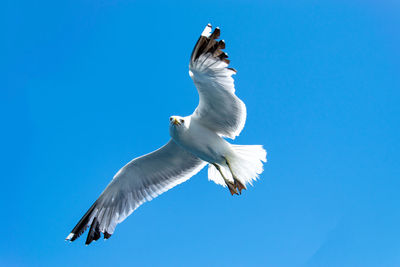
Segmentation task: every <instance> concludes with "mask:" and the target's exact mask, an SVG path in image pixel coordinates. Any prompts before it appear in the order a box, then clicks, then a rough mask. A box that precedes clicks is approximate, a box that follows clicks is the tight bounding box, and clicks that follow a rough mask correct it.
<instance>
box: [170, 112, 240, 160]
mask: <svg viewBox="0 0 400 267" xmlns="http://www.w3.org/2000/svg"><path fill="white" fill-rule="evenodd" d="M173 118H177V119H181V120H183V121H184V122H183V123H182V124H181V125H176V124H174V123H172V122H171V123H170V128H169V133H170V135H171V137H172V139H173V140H174V141H175V143H177V144H178V145H179V146H181V147H182V148H183V149H185V150H187V151H189V152H191V153H192V154H193V155H195V156H196V157H198V158H200V159H202V160H204V161H207V162H208V163H217V164H221V165H224V164H225V163H226V162H225V157H227V156H228V154H230V153H231V151H232V149H231V146H230V144H229V143H228V142H227V141H226V140H225V139H223V138H222V137H221V136H219V135H218V134H216V133H215V132H213V131H211V130H210V129H209V128H207V127H205V126H203V125H202V124H201V123H200V122H198V121H197V120H196V119H191V117H190V116H188V117H184V118H181V117H179V116H174V117H173Z"/></svg>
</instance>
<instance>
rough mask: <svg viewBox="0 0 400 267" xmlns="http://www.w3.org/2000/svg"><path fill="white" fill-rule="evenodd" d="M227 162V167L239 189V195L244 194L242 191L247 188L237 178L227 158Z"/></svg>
mask: <svg viewBox="0 0 400 267" xmlns="http://www.w3.org/2000/svg"><path fill="white" fill-rule="evenodd" d="M225 161H226V165H228V168H229V170H230V171H231V174H232V177H233V181H234V186H235V188H237V189H239V193H240V194H242V190H243V189H244V190H246V189H247V188H246V186H245V185H244V184H243V183H242V182H241V181H240V180H239V179H238V178H237V177H236V175H235V174H234V172H233V171H232V168H231V164H230V163H229V161H228V160H227V159H226V158H225Z"/></svg>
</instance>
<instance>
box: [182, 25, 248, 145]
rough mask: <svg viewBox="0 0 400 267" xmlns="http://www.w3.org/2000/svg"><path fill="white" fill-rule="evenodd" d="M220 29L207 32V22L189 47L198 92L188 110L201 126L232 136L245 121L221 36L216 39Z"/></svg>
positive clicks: (242, 105)
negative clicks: (196, 39)
mask: <svg viewBox="0 0 400 267" xmlns="http://www.w3.org/2000/svg"><path fill="white" fill-rule="evenodd" d="M219 35H220V30H219V28H215V30H214V31H213V32H212V33H211V25H210V24H208V25H207V27H206V28H205V29H204V31H203V33H202V34H201V36H200V38H199V40H198V41H197V43H196V46H195V47H194V49H193V52H192V56H191V58H190V64H189V74H190V77H192V79H193V81H194V84H195V85H196V87H197V91H198V92H199V96H200V102H199V105H198V106H197V108H196V110H195V111H194V113H193V114H192V119H195V120H198V121H199V122H200V123H202V124H203V125H204V126H206V127H208V128H209V129H211V130H213V131H215V132H216V133H218V134H220V135H222V136H226V137H229V138H232V139H234V138H235V137H236V136H238V135H239V134H240V132H241V131H242V129H243V127H244V123H245V121H246V106H245V104H244V103H243V102H242V101H241V100H240V99H239V98H238V97H237V96H236V95H235V86H234V83H233V78H232V75H233V74H235V73H236V70H234V69H232V68H228V64H229V60H228V59H227V58H228V55H227V54H226V53H225V52H223V51H222V49H224V48H225V42H224V41H223V40H221V41H217V40H216V39H218V38H219Z"/></svg>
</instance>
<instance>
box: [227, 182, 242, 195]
mask: <svg viewBox="0 0 400 267" xmlns="http://www.w3.org/2000/svg"><path fill="white" fill-rule="evenodd" d="M225 183H226V185H227V186H228V189H229V191H230V192H231V195H232V196H233V195H234V194H236V195H239V194H238V191H237V190H236V184H235V183H232V182H230V181H227V180H225Z"/></svg>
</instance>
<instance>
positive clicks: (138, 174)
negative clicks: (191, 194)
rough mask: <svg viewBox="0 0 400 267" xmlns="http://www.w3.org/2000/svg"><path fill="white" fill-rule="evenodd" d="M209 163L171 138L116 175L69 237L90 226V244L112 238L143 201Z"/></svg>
mask: <svg viewBox="0 0 400 267" xmlns="http://www.w3.org/2000/svg"><path fill="white" fill-rule="evenodd" d="M204 165H205V162H204V161H202V160H201V159H199V158H197V157H195V156H194V155H192V154H191V153H189V152H187V151H185V150H183V149H182V148H180V147H179V146H178V145H177V144H176V143H175V142H174V141H173V140H170V141H169V142H168V143H167V144H166V145H164V146H163V147H161V148H160V149H158V150H156V151H154V152H152V153H150V154H147V155H144V156H142V157H139V158H136V159H134V160H132V161H131V162H129V163H128V164H127V165H125V166H124V167H123V168H122V169H121V170H120V171H118V173H117V174H116V175H115V176H114V179H113V180H112V181H111V182H110V184H109V185H108V186H107V187H106V189H105V190H104V191H103V193H102V194H101V195H100V197H99V198H98V199H97V200H96V202H95V203H94V204H93V205H92V206H91V207H90V209H89V210H88V211H87V212H86V214H85V215H84V216H83V217H82V219H81V220H80V221H79V222H78V224H77V225H76V226H75V228H74V229H72V231H71V233H70V234H69V235H68V237H67V240H70V241H74V240H75V239H77V238H78V237H79V236H80V235H81V234H82V233H83V232H85V230H86V229H87V227H88V226H90V230H89V233H88V236H87V239H86V244H87V245H88V244H90V243H91V242H92V241H93V240H98V239H99V238H100V233H103V235H104V238H105V239H107V238H109V237H110V236H111V235H112V234H113V232H114V229H115V227H116V225H117V224H118V223H121V222H122V221H123V220H125V218H126V217H128V216H129V215H130V214H131V213H132V212H133V211H134V210H135V209H136V208H138V207H139V206H140V205H141V204H142V203H144V202H146V201H150V200H151V199H153V198H155V197H156V196H158V195H160V194H162V193H163V192H165V191H167V190H169V189H171V188H172V187H174V186H176V185H178V184H180V183H182V182H184V181H186V180H188V179H189V178H190V177H192V176H193V175H195V174H196V173H197V172H199V171H200V170H201V169H202V168H203V167H204Z"/></svg>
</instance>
